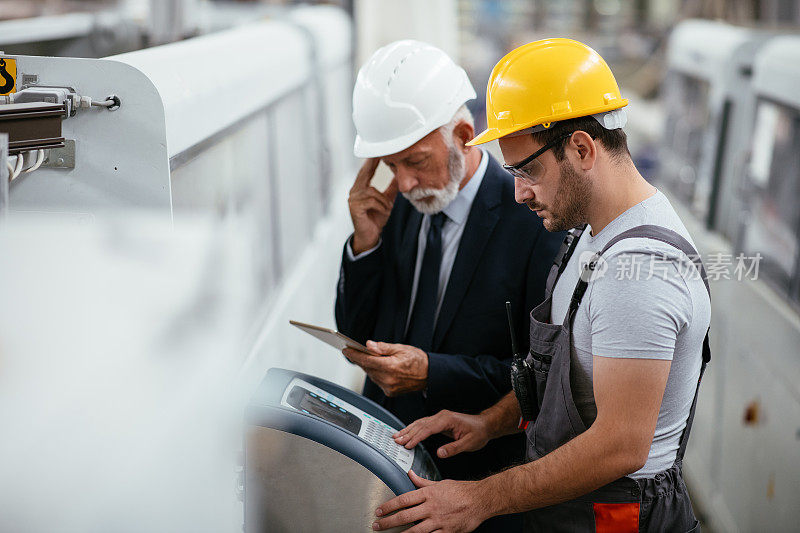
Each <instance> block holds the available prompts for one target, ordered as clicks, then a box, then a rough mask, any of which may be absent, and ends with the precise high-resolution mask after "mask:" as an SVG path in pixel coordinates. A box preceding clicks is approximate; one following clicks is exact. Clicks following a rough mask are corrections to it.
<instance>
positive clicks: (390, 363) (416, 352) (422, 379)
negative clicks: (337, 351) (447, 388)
mask: <svg viewBox="0 0 800 533" xmlns="http://www.w3.org/2000/svg"><path fill="white" fill-rule="evenodd" d="M367 348H369V349H370V350H371V351H372V352H373V353H376V354H379V355H370V354H367V353H364V352H359V351H358V350H351V349H350V348H345V349H344V350H342V353H343V354H344V356H345V357H347V359H348V360H349V361H350V362H351V363H355V364H357V365H358V366H360V367H361V368H363V369H364V372H366V373H367V375H368V376H369V378H370V379H371V380H372V381H373V382H375V384H376V385H378V386H379V387H380V388H381V390H382V391H383V393H384V394H385V395H386V396H390V397H391V396H397V395H399V394H403V393H406V392H413V391H418V390H422V389H424V388H425V386H426V385H427V383H428V354H426V353H425V352H423V351H422V350H420V349H419V348H415V347H413V346H407V345H405V344H389V343H386V342H374V341H367Z"/></svg>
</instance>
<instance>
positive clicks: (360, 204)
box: [347, 157, 397, 255]
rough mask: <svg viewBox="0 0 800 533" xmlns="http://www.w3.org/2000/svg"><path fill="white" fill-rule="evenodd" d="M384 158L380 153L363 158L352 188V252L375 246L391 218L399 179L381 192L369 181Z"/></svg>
mask: <svg viewBox="0 0 800 533" xmlns="http://www.w3.org/2000/svg"><path fill="white" fill-rule="evenodd" d="M380 162H381V159H380V158H379V157H373V158H370V159H367V160H366V161H364V164H363V165H361V169H360V170H359V171H358V175H357V176H356V181H355V183H353V187H352V188H351V189H350V196H349V197H348V199H347V203H348V205H349V206H350V218H351V219H352V220H353V240H352V242H351V243H350V245H351V246H352V247H353V254H355V255H358V254H360V253H361V252H365V251H367V250H369V249H370V248H373V247H374V246H375V245H377V244H378V240H379V239H380V237H381V231H382V230H383V227H384V226H385V225H386V221H387V220H389V214H390V213H391V212H392V206H393V205H394V199H395V197H396V196H397V180H395V179H392V182H391V183H390V184H389V186H388V187H387V188H386V190H385V191H383V192H380V191H379V190H378V189H376V188H375V187H373V186H371V185H370V181H372V177H373V176H374V175H375V169H376V168H378V163H380Z"/></svg>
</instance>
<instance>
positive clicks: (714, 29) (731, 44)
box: [667, 20, 753, 78]
mask: <svg viewBox="0 0 800 533" xmlns="http://www.w3.org/2000/svg"><path fill="white" fill-rule="evenodd" d="M752 34H753V31H752V30H748V29H745V28H738V27H735V26H731V25H729V24H725V23H723V22H716V21H709V20H686V21H683V22H681V23H680V24H678V25H677V26H676V27H675V29H674V30H673V32H672V34H671V35H670V38H669V44H668V52H667V64H668V67H669V68H670V69H675V70H680V71H682V72H686V73H688V74H692V75H693V76H696V77H698V78H714V77H721V76H723V75H724V72H725V69H726V66H727V65H726V63H727V61H728V59H729V58H730V57H731V54H732V53H734V51H735V50H736V49H737V48H738V47H739V46H741V45H742V44H745V43H746V42H747V41H748V40H749V39H750V38H751V36H752Z"/></svg>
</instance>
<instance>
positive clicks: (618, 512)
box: [593, 503, 639, 533]
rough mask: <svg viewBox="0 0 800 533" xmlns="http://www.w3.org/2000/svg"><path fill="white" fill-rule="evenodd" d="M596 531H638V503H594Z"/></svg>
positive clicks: (623, 532) (624, 532)
mask: <svg viewBox="0 0 800 533" xmlns="http://www.w3.org/2000/svg"><path fill="white" fill-rule="evenodd" d="M593 505H594V530H595V531H596V532H597V533H639V504H638V503H595V504H593Z"/></svg>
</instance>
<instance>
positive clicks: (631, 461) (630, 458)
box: [476, 426, 641, 517]
mask: <svg viewBox="0 0 800 533" xmlns="http://www.w3.org/2000/svg"><path fill="white" fill-rule="evenodd" d="M621 440H623V439H615V438H610V437H609V436H608V435H603V432H602V430H600V431H598V429H597V428H595V427H594V426H592V427H591V428H589V430H587V431H586V432H584V433H582V434H581V435H579V436H577V437H576V438H574V439H573V440H571V441H569V442H568V443H566V444H565V445H563V446H561V447H560V448H558V449H556V450H555V451H553V452H552V453H549V454H547V455H546V456H544V457H542V458H541V459H538V460H536V461H532V462H530V463H527V464H524V465H520V466H517V467H514V468H510V469H508V470H505V471H503V472H500V473H499V474H495V475H493V476H490V477H488V478H486V479H484V480H482V481H480V482H479V483H478V484H477V488H476V490H479V491H481V492H482V493H483V494H485V495H486V496H487V501H491V502H492V503H491V506H492V507H491V509H490V510H489V512H490V513H491V514H490V515H489V516H490V517H491V516H496V515H501V514H508V513H518V512H523V511H529V510H531V509H537V508H540V507H546V506H548V505H553V504H556V503H561V502H565V501H568V500H571V499H574V498H577V497H578V496H582V495H584V494H587V493H589V492H591V491H593V490H595V489H597V488H599V487H602V486H603V485H606V484H608V483H610V482H612V481H614V480H616V479H618V478H620V477H622V476H625V475H627V474H629V473H631V472H634V471H636V470H638V469H639V468H640V467H641V465H640V464H639V459H637V455H636V454H635V453H633V452H632V451H631V450H630V446H626V445H625V444H624V443H623V442H620V441H621ZM497 494H503V497H502V498H497V497H491V498H489V497H488V496H489V495H495V496H496V495H497Z"/></svg>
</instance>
